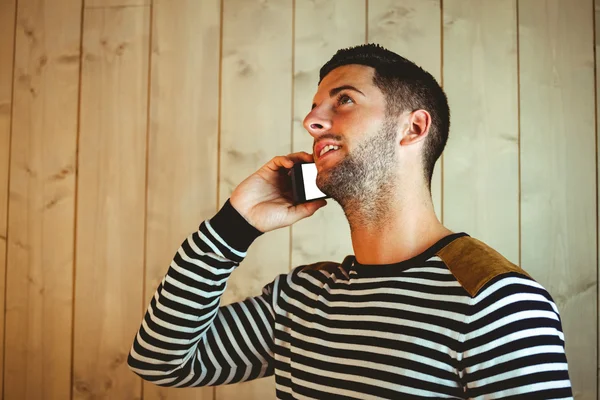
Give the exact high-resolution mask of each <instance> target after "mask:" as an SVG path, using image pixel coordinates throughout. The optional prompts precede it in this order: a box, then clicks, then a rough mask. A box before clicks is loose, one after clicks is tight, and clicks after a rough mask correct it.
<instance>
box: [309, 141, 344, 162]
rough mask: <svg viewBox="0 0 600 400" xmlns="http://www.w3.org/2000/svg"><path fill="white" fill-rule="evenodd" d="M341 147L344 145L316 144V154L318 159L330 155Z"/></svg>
mask: <svg viewBox="0 0 600 400" xmlns="http://www.w3.org/2000/svg"><path fill="white" fill-rule="evenodd" d="M341 148H342V146H340V145H337V144H331V143H330V144H319V145H317V146H316V148H315V153H314V154H315V155H316V159H317V160H321V159H323V158H324V157H330V156H331V154H333V153H335V152H336V151H338V150H339V149H341Z"/></svg>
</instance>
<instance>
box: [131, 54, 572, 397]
mask: <svg viewBox="0 0 600 400" xmlns="http://www.w3.org/2000/svg"><path fill="white" fill-rule="evenodd" d="M320 77H321V81H320V83H319V86H318V90H317V93H316V95H315V97H314V103H313V105H312V110H311V111H310V113H309V114H308V115H307V116H306V118H305V120H304V126H305V128H306V129H307V131H308V132H309V133H310V134H311V135H312V136H313V138H314V148H313V155H310V154H307V153H295V154H291V155H288V156H282V157H275V158H273V159H272V160H271V161H269V162H268V163H267V164H266V165H264V166H263V167H262V168H261V169H260V170H258V171H257V172H256V173H254V174H253V175H251V176H250V177H248V178H247V179H246V180H245V181H243V182H242V183H241V184H240V185H239V186H238V187H237V188H236V189H235V190H234V192H233V193H232V195H231V198H230V199H229V200H228V201H227V202H226V204H225V205H224V206H223V208H222V209H221V210H220V211H219V212H218V213H217V215H216V216H214V217H213V218H212V219H210V220H207V221H204V222H203V223H202V224H201V225H200V229H199V231H198V232H195V233H193V234H192V235H190V236H189V237H188V238H187V240H186V241H185V242H184V243H183V244H182V246H181V247H180V249H179V250H178V252H177V254H176V255H175V258H174V259H173V262H172V263H171V266H170V268H169V270H168V272H167V275H166V277H165V278H164V280H163V281H162V283H161V284H160V286H159V287H158V289H157V291H156V294H155V296H154V298H153V299H152V301H151V304H150V306H149V308H148V312H147V313H146V315H145V317H144V320H143V322H142V326H141V328H140V331H139V333H138V335H137V336H136V338H135V341H134V343H133V347H132V350H131V353H130V356H129V360H128V362H129V365H130V367H131V368H132V370H133V371H135V372H136V373H137V374H139V375H140V376H142V377H143V378H144V379H146V380H149V381H151V382H154V383H156V384H157V385H165V386H177V387H182V386H202V385H221V384H227V383H233V382H240V381H245V380H250V379H256V378H260V377H263V376H267V375H271V374H275V377H276V395H277V398H280V399H291V398H311V399H367V398H368V399H374V398H385V399H403V398H481V399H483V398H490V399H491V398H493V399H495V398H517V397H525V398H528V399H529V398H569V397H571V396H572V392H571V385H570V381H569V375H568V370H567V360H566V357H565V353H564V336H563V333H562V327H561V322H560V317H559V313H558V310H557V308H556V305H555V304H554V302H553V300H552V298H551V297H550V295H549V294H548V293H547V292H546V290H544V288H543V287H542V286H540V285H539V284H538V283H536V282H535V281H534V280H532V279H531V278H530V277H529V276H528V275H527V274H526V273H525V272H524V271H523V270H521V269H520V268H519V267H517V266H515V265H513V264H511V263H510V262H508V261H507V260H506V259H505V258H503V257H502V256H501V255H500V254H498V253H497V252H495V251H494V250H492V249H491V248H489V247H487V246H486V245H485V244H483V243H481V242H479V241H477V240H475V239H473V238H471V237H470V236H468V235H467V234H465V233H453V232H451V231H450V230H448V229H447V228H445V227H444V226H443V225H442V224H441V223H440V222H439V221H438V219H437V218H436V216H435V213H434V210H433V205H432V201H431V193H430V182H431V176H432V173H433V167H434V164H435V162H436V160H437V159H438V158H439V156H440V155H441V153H442V150H443V148H444V146H445V143H446V141H447V137H448V130H449V125H450V118H449V110H448V104H447V100H446V96H445V94H444V92H443V91H442V89H441V88H440V87H439V85H438V84H437V82H436V81H435V80H434V78H433V77H432V76H431V75H430V74H428V73H427V72H425V71H423V70H422V69H421V68H419V67H417V66H416V65H414V64H413V63H411V62H410V61H408V60H406V59H404V58H402V57H400V56H398V55H397V54H394V53H392V52H390V51H387V50H385V49H383V48H381V47H379V46H376V45H363V46H357V47H354V48H350V49H345V50H340V51H338V52H337V53H336V55H335V56H334V57H333V58H332V59H331V60H330V61H329V62H328V63H327V64H325V65H324V66H323V68H322V69H321V73H320ZM313 160H314V161H315V162H316V165H317V170H318V177H317V185H318V187H319V188H320V189H321V191H323V192H324V193H326V194H327V195H329V196H330V197H331V198H332V199H334V200H335V201H337V202H338V203H339V204H340V205H341V206H342V208H343V210H344V212H345V214H346V216H347V218H348V222H349V224H350V227H351V235H352V245H353V248H354V252H355V255H354V256H348V257H346V259H345V260H344V261H343V262H342V263H341V264H338V263H331V262H322V263H317V264H314V265H308V266H301V267H298V268H296V269H294V271H293V272H291V273H289V274H287V275H281V276H279V277H277V278H276V279H275V280H274V281H273V282H272V283H270V284H268V285H267V286H265V288H264V289H263V291H262V294H261V295H260V296H258V297H254V298H249V299H247V300H245V301H243V302H240V303H236V304H232V305H229V306H225V307H219V300H220V296H221V295H222V293H223V291H224V290H225V285H226V281H227V278H228V277H229V275H230V274H231V272H232V271H233V270H234V269H235V268H236V267H237V266H238V265H239V263H240V262H241V261H242V260H243V258H244V257H245V256H246V250H247V249H248V247H249V246H250V244H251V243H252V241H253V240H254V239H256V238H257V237H258V236H259V235H261V234H262V233H264V232H268V231H271V230H274V229H277V228H282V227H285V226H289V225H291V224H293V223H294V222H296V221H298V220H300V219H302V218H305V217H308V216H311V215H312V214H313V213H315V212H316V211H317V210H318V209H319V208H321V207H323V206H325V205H326V202H325V200H318V201H314V202H310V203H307V204H303V205H298V206H294V205H293V204H292V202H291V200H290V194H289V184H288V183H289V179H288V177H287V171H289V169H290V168H291V167H292V166H293V165H294V163H298V162H310V161H313Z"/></svg>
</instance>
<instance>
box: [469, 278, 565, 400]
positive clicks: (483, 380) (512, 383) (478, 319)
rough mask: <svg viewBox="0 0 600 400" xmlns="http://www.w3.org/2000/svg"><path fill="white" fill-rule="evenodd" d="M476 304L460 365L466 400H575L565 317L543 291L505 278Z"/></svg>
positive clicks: (490, 286) (487, 289)
mask: <svg viewBox="0 0 600 400" xmlns="http://www.w3.org/2000/svg"><path fill="white" fill-rule="evenodd" d="M472 300H473V301H472V304H471V306H472V309H473V313H472V315H471V316H470V318H469V320H468V324H467V332H466V334H465V337H464V342H463V344H464V352H463V353H462V357H463V358H462V360H461V364H462V365H461V367H462V368H461V369H462V371H461V379H462V381H463V385H464V390H465V395H466V397H467V398H473V399H500V398H501V399H506V398H511V399H512V398H540V399H541V398H543V399H550V398H552V399H554V398H572V396H573V394H572V390H571V382H570V380H569V372H568V367H567V358H566V355H565V341H564V335H563V331H562V325H561V320H560V316H559V313H558V309H557V307H556V305H555V304H554V301H553V300H552V298H551V297H550V295H549V294H548V292H547V291H546V290H545V289H544V288H543V287H542V286H541V285H539V284H538V283H537V282H535V281H533V280H531V279H529V278H526V277H524V276H522V275H520V274H508V275H503V276H501V277H500V278H497V279H495V280H494V281H492V282H490V284H488V285H486V287H485V288H484V289H483V290H481V291H480V293H479V294H478V295H477V296H475V297H474V298H473V299H472Z"/></svg>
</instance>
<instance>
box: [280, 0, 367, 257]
mask: <svg viewBox="0 0 600 400" xmlns="http://www.w3.org/2000/svg"><path fill="white" fill-rule="evenodd" d="M295 4H296V9H295V19H296V20H295V27H296V29H295V35H294V115H293V121H294V122H293V151H294V152H296V151H306V152H308V153H312V146H313V143H314V139H313V137H312V136H311V135H310V134H309V133H308V132H307V131H306V129H304V126H303V125H302V122H303V120H304V117H305V116H306V114H307V113H308V112H309V111H310V105H311V104H312V99H313V96H314V95H315V93H316V91H317V83H318V82H319V70H320V68H321V66H322V65H323V64H325V63H326V62H327V61H329V59H330V58H331V57H332V56H333V55H334V54H335V52H336V51H337V50H339V49H342V48H346V47H350V46H355V45H358V44H362V43H364V41H365V36H366V33H365V26H366V24H365V22H366V8H365V0H352V1H348V0H336V1H330V0H320V1H306V0H303V1H296V3H295ZM291 229H292V262H291V267H292V268H294V267H296V266H298V265H304V264H310V263H313V262H317V261H323V260H331V261H339V262H341V261H342V260H343V259H344V257H345V256H346V255H348V254H353V253H354V251H353V249H352V242H351V240H350V227H349V225H348V221H347V219H346V216H345V215H344V212H343V210H342V208H341V207H340V206H339V204H337V203H336V202H335V201H333V200H331V199H330V200H328V204H327V207H325V208H324V209H321V210H319V211H318V212H317V213H316V214H314V215H313V216H312V217H310V218H307V219H304V220H302V221H299V222H298V223H296V224H294V225H293V226H292V228H291Z"/></svg>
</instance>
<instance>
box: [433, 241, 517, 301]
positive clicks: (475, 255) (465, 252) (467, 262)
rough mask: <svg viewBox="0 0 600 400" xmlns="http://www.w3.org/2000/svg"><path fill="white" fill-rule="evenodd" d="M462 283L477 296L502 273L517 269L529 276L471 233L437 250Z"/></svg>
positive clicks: (472, 294)
mask: <svg viewBox="0 0 600 400" xmlns="http://www.w3.org/2000/svg"><path fill="white" fill-rule="evenodd" d="M436 255H437V256H438V257H440V258H441V259H442V260H443V261H444V263H445V264H446V265H447V266H448V269H449V270H450V272H451V273H452V275H454V277H455V278H456V280H457V281H458V282H459V283H460V284H461V286H462V287H463V288H464V289H465V290H466V291H467V292H468V293H469V294H470V295H471V296H472V297H474V296H475V295H476V294H477V293H479V291H480V290H481V288H482V287H483V286H484V285H485V284H486V283H488V282H489V281H490V280H492V279H494V278H495V277H497V276H498V275H502V274H506V273H509V272H517V273H519V274H522V275H525V276H528V277H529V274H527V272H525V271H524V270H523V269H521V268H520V267H518V266H516V265H515V264H513V263H511V262H510V261H508V260H507V259H506V258H504V257H503V256H502V255H501V254H500V253H498V252H497V251H496V250H494V249H492V248H491V247H489V246H488V245H486V244H485V243H483V242H480V241H479V240H477V239H474V238H472V237H469V236H463V237H460V238H458V239H456V240H454V241H452V242H450V243H449V244H448V245H446V246H445V247H444V248H443V249H441V250H440V251H438V252H437V253H436Z"/></svg>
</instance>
